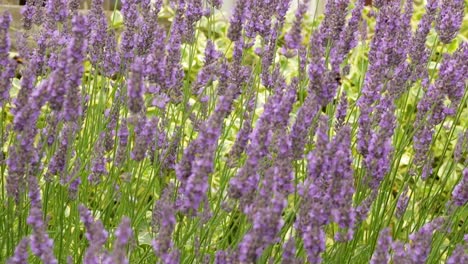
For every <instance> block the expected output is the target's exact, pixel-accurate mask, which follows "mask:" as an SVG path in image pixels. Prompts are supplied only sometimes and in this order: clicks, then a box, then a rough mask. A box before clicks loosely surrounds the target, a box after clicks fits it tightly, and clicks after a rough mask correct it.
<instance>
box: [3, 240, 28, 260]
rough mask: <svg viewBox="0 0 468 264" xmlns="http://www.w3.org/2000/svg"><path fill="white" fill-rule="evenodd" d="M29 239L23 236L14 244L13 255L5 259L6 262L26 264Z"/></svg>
mask: <svg viewBox="0 0 468 264" xmlns="http://www.w3.org/2000/svg"><path fill="white" fill-rule="evenodd" d="M28 246H29V239H28V238H23V239H22V240H21V241H20V242H19V244H18V245H17V246H16V249H15V253H14V255H13V256H12V257H11V258H9V259H8V260H7V262H6V263H7V264H27V263H28V256H29V254H28Z"/></svg>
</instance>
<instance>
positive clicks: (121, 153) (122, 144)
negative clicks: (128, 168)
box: [115, 119, 128, 166]
mask: <svg viewBox="0 0 468 264" xmlns="http://www.w3.org/2000/svg"><path fill="white" fill-rule="evenodd" d="M117 136H118V137H119V146H118V148H117V154H116V157H115V165H116V166H120V165H122V163H123V162H124V160H125V155H126V154H127V144H128V127H127V120H126V119H123V120H122V123H121V124H120V127H119V131H118V132H117Z"/></svg>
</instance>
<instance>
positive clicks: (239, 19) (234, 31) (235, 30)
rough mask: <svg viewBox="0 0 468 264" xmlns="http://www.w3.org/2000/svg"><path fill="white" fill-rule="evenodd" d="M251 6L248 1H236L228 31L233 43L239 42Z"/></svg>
mask: <svg viewBox="0 0 468 264" xmlns="http://www.w3.org/2000/svg"><path fill="white" fill-rule="evenodd" d="M249 5H250V4H249V1H247V0H238V1H236V7H235V8H234V11H233V13H232V17H231V20H230V23H229V31H228V37H229V39H231V41H237V40H239V39H240V37H241V35H242V29H243V27H244V23H245V20H246V13H247V12H248V7H249Z"/></svg>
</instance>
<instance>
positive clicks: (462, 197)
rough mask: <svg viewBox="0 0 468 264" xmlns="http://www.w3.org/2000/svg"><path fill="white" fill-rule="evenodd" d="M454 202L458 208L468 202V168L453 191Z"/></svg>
mask: <svg viewBox="0 0 468 264" xmlns="http://www.w3.org/2000/svg"><path fill="white" fill-rule="evenodd" d="M452 200H453V203H454V204H455V205H457V206H464V205H465V204H466V203H467V202H468V168H465V169H464V170H463V175H462V178H461V180H460V182H459V183H458V184H457V185H456V186H455V188H454V189H453V191H452Z"/></svg>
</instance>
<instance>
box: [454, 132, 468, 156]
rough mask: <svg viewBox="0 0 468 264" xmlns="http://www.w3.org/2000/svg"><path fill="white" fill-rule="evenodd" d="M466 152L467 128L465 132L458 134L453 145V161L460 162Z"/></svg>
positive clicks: (467, 142) (467, 145) (467, 152)
mask: <svg viewBox="0 0 468 264" xmlns="http://www.w3.org/2000/svg"><path fill="white" fill-rule="evenodd" d="M466 154H468V129H467V130H466V131H465V133H461V132H460V133H459V134H458V140H457V144H456V145H455V150H454V152H453V159H454V160H455V162H461V161H462V158H463V156H465V155H466Z"/></svg>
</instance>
